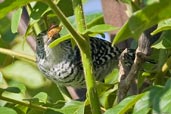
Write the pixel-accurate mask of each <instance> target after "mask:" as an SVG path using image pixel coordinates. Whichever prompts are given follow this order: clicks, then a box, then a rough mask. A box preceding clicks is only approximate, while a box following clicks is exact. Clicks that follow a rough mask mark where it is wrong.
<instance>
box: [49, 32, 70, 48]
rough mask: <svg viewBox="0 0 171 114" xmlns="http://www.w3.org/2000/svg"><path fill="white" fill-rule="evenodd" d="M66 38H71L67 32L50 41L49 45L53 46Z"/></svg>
mask: <svg viewBox="0 0 171 114" xmlns="http://www.w3.org/2000/svg"><path fill="white" fill-rule="evenodd" d="M68 39H71V35H70V34H67V35H65V36H62V37H60V38H58V39H56V40H55V41H53V42H52V43H50V44H49V47H50V48H53V47H54V46H56V45H58V44H59V43H61V42H63V41H65V40H68Z"/></svg>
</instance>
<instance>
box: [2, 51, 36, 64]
mask: <svg viewBox="0 0 171 114" xmlns="http://www.w3.org/2000/svg"><path fill="white" fill-rule="evenodd" d="M0 53H2V54H6V55H10V56H11V57H15V58H17V59H25V60H29V61H32V62H35V61H36V59H35V58H34V57H33V56H31V55H26V54H22V53H18V52H15V51H11V50H9V49H4V48H0Z"/></svg>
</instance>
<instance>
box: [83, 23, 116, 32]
mask: <svg viewBox="0 0 171 114" xmlns="http://www.w3.org/2000/svg"><path fill="white" fill-rule="evenodd" d="M116 29H118V28H117V27H114V26H111V25H107V24H100V25H95V26H93V27H91V28H89V29H87V30H86V31H85V33H83V34H90V33H104V32H109V31H113V30H116Z"/></svg>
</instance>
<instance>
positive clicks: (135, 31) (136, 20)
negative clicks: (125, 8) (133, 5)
mask: <svg viewBox="0 0 171 114" xmlns="http://www.w3.org/2000/svg"><path fill="white" fill-rule="evenodd" d="M170 6H171V1H170V0H160V1H159V2H158V3H154V4H152V5H149V6H147V7H145V8H144V9H142V10H139V11H137V12H135V13H134V14H133V15H132V16H131V17H130V19H129V20H128V21H127V23H126V24H125V25H124V26H123V27H122V28H121V29H120V31H119V32H118V34H117V35H116V37H115V39H114V40H113V44H116V43H119V42H120V41H123V40H126V39H128V38H130V37H133V38H137V39H138V38H139V36H140V35H141V33H142V32H143V31H144V30H146V29H147V28H149V27H151V26H153V25H155V24H157V23H158V22H160V21H162V20H164V19H168V18H170V17H171V13H168V12H171V7H170ZM155 11H157V12H156V13H154V12H155Z"/></svg>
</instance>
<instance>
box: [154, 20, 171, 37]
mask: <svg viewBox="0 0 171 114" xmlns="http://www.w3.org/2000/svg"><path fill="white" fill-rule="evenodd" d="M170 29H171V19H167V20H164V21H162V22H160V23H159V25H158V27H157V29H156V30H155V31H153V32H152V33H151V34H152V35H155V34H157V33H159V32H161V31H164V30H170Z"/></svg>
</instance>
